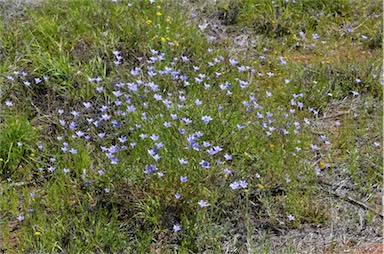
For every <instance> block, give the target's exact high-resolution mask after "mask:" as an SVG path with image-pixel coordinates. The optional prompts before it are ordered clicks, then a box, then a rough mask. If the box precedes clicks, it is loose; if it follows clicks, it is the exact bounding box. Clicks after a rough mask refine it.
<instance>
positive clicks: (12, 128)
mask: <svg viewBox="0 0 384 254" xmlns="http://www.w3.org/2000/svg"><path fill="white" fill-rule="evenodd" d="M2 120H3V122H2V123H1V124H0V158H1V159H0V160H1V164H0V168H1V178H2V179H3V180H4V179H6V178H9V179H11V178H12V176H14V175H15V176H16V175H23V173H22V172H20V171H24V169H23V166H24V165H26V164H28V163H29V161H30V160H29V158H30V157H31V154H32V155H33V152H32V151H33V145H34V142H35V140H36V134H35V133H36V132H35V130H34V128H33V127H32V125H31V124H30V122H29V121H28V119H27V118H26V117H24V116H19V115H9V116H5V117H4V118H3V119H2ZM32 157H33V156H32Z"/></svg>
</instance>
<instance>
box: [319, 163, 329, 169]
mask: <svg viewBox="0 0 384 254" xmlns="http://www.w3.org/2000/svg"><path fill="white" fill-rule="evenodd" d="M319 165H320V167H322V168H324V167H325V166H327V164H325V162H323V161H320V163H319Z"/></svg>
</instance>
